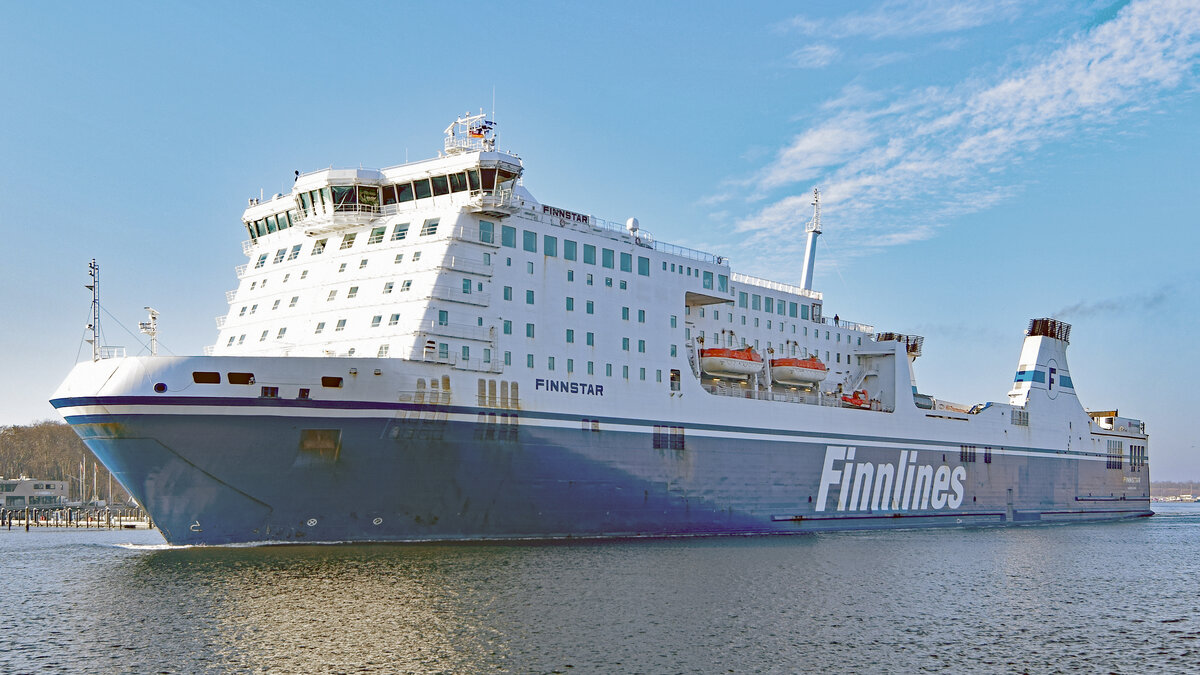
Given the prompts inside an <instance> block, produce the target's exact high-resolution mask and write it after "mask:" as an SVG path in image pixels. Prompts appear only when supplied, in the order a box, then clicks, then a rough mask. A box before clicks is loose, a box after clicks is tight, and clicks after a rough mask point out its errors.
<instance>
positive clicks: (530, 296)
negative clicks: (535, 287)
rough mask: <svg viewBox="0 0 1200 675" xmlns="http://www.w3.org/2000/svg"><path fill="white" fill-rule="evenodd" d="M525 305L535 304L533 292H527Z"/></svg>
mask: <svg viewBox="0 0 1200 675" xmlns="http://www.w3.org/2000/svg"><path fill="white" fill-rule="evenodd" d="M525 304H527V305H532V304H533V291H525Z"/></svg>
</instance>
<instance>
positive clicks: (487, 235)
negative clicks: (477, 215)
mask: <svg viewBox="0 0 1200 675" xmlns="http://www.w3.org/2000/svg"><path fill="white" fill-rule="evenodd" d="M495 228H496V226H495V225H493V224H492V223H489V222H488V221H486V220H481V221H479V241H482V242H483V243H485V244H491V243H494V242H495V237H496V232H495Z"/></svg>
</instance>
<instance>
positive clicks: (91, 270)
mask: <svg viewBox="0 0 1200 675" xmlns="http://www.w3.org/2000/svg"><path fill="white" fill-rule="evenodd" d="M88 276H90V277H91V278H92V283H90V284H87V285H86V286H84V288H86V289H88V290H89V291H91V292H92V322H91V323H90V324H88V330H90V331H91V332H92V337H91V339H89V340H88V342H90V343H91V344H92V360H93V361H99V360H100V266H99V265H97V264H96V259H95V258H92V262H91V263H89V264H88Z"/></svg>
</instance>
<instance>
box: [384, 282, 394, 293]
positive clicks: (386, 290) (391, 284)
mask: <svg viewBox="0 0 1200 675" xmlns="http://www.w3.org/2000/svg"><path fill="white" fill-rule="evenodd" d="M395 285H396V282H394V281H389V282H387V283H385V284H384V285H383V294H384V295H387V294H388V293H391V292H392V288H393V287H394V286H395Z"/></svg>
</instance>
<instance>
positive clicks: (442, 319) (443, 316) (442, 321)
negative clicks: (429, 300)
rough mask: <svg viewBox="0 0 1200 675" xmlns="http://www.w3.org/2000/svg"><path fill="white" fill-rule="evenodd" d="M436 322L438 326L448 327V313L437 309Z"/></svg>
mask: <svg viewBox="0 0 1200 675" xmlns="http://www.w3.org/2000/svg"><path fill="white" fill-rule="evenodd" d="M437 322H438V325H439V326H448V325H450V312H447V311H446V310H444V309H439V310H438V318H437Z"/></svg>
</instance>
